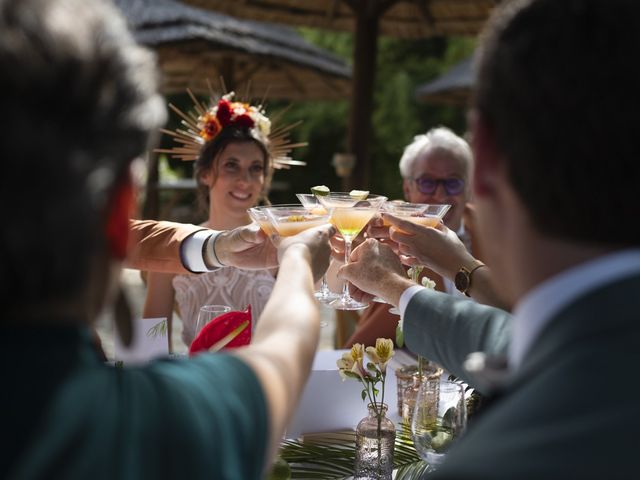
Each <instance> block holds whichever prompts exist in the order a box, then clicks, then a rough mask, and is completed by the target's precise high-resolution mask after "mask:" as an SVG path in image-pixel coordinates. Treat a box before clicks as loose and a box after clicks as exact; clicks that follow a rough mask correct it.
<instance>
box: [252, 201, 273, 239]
mask: <svg viewBox="0 0 640 480" xmlns="http://www.w3.org/2000/svg"><path fill="white" fill-rule="evenodd" d="M266 208H267V207H252V208H249V209H248V210H247V213H249V216H250V217H251V219H252V220H253V221H254V222H256V223H257V224H258V226H259V227H260V229H261V230H262V231H263V232H264V233H265V235H266V236H267V237H269V238H271V237H272V236H273V235H276V233H277V232H276V230H275V229H274V228H273V226H272V225H271V220H270V219H269V216H268V215H267V211H266Z"/></svg>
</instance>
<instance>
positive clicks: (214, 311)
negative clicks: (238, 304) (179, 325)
mask: <svg viewBox="0 0 640 480" xmlns="http://www.w3.org/2000/svg"><path fill="white" fill-rule="evenodd" d="M230 311H231V307H229V306H227V305H203V306H202V307H200V312H199V313H198V321H197V322H196V336H197V335H198V334H199V333H200V330H202V329H203V328H204V326H205V325H206V324H208V323H209V322H210V321H211V320H213V319H214V318H216V317H219V316H220V315H222V314H223V313H227V312H230Z"/></svg>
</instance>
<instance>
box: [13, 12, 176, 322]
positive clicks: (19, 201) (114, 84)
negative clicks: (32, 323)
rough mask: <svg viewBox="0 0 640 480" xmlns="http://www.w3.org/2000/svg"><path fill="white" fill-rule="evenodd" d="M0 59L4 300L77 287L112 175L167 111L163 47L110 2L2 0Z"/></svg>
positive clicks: (17, 301)
mask: <svg viewBox="0 0 640 480" xmlns="http://www.w3.org/2000/svg"><path fill="white" fill-rule="evenodd" d="M70 12H73V18H72V17H70ZM54 19H55V20H56V21H54ZM0 71H1V72H2V75H0V105H2V115H3V117H4V118H5V119H6V120H7V121H6V122H4V123H3V129H2V137H1V138H0V159H2V162H3V165H2V175H0V205H2V207H3V213H2V222H3V227H2V234H1V235H0V285H2V293H0V298H1V299H3V300H4V301H3V302H2V305H3V306H4V307H5V308H6V307H8V308H9V310H11V308H13V307H16V306H25V305H44V304H46V303H47V302H51V301H66V300H70V299H75V298H76V296H77V295H78V294H79V293H80V292H81V291H82V289H84V288H86V285H87V277H88V274H89V272H90V268H91V261H92V259H93V258H95V255H96V253H98V252H99V251H101V250H100V249H102V248H103V246H104V242H105V235H104V216H105V208H106V206H107V203H108V200H109V198H110V197H111V195H112V193H113V189H114V185H116V183H117V182H118V181H119V180H120V179H121V178H122V176H123V175H124V174H125V172H126V171H127V168H128V165H129V164H130V162H131V161H132V160H133V159H134V158H135V157H136V156H139V155H141V154H143V153H144V151H145V150H146V149H147V147H148V143H149V140H150V138H151V137H152V133H154V132H156V131H157V129H158V128H159V127H160V126H161V125H162V123H163V122H164V120H165V118H166V112H165V107H164V101H163V99H162V97H161V96H160V95H159V93H158V89H157V78H156V77H157V75H156V69H155V62H154V57H153V55H152V54H151V53H150V52H148V51H147V50H146V49H143V48H141V47H139V46H138V45H137V44H136V42H135V41H134V39H133V37H132V35H131V34H130V32H129V31H128V30H127V27H126V24H125V21H124V19H122V17H121V15H120V14H119V13H118V12H117V11H116V10H115V7H113V5H111V4H110V2H106V1H97V0H95V1H91V0H20V1H2V2H0Z"/></svg>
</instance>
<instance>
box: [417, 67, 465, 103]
mask: <svg viewBox="0 0 640 480" xmlns="http://www.w3.org/2000/svg"><path fill="white" fill-rule="evenodd" d="M472 64H473V57H469V58H467V59H465V60H462V61H461V62H459V63H456V64H455V65H454V66H453V67H451V69H449V70H448V71H447V72H446V73H445V74H444V75H441V76H440V77H438V78H436V79H435V80H433V81H431V82H429V83H425V84H423V85H420V86H419V87H418V88H416V98H417V99H418V100H421V101H423V102H429V103H439V104H442V105H455V106H464V105H466V104H467V103H468V101H469V95H470V93H471V88H472V87H473V69H472Z"/></svg>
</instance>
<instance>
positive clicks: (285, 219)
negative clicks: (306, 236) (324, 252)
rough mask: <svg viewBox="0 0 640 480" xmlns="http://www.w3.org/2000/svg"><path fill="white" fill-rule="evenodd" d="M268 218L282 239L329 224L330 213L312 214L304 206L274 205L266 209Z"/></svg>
mask: <svg viewBox="0 0 640 480" xmlns="http://www.w3.org/2000/svg"><path fill="white" fill-rule="evenodd" d="M265 211H266V213H267V217H268V219H269V222H270V224H271V228H273V229H274V230H275V231H276V232H277V234H278V235H279V236H280V237H291V236H293V235H297V234H298V233H300V232H304V231H305V230H307V229H309V228H313V227H319V226H320V225H324V224H326V223H329V213H328V212H326V211H325V212H324V213H322V214H320V213H311V212H310V211H309V210H307V209H306V208H305V207H303V206H302V205H298V204H288V205H272V206H270V207H265Z"/></svg>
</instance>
